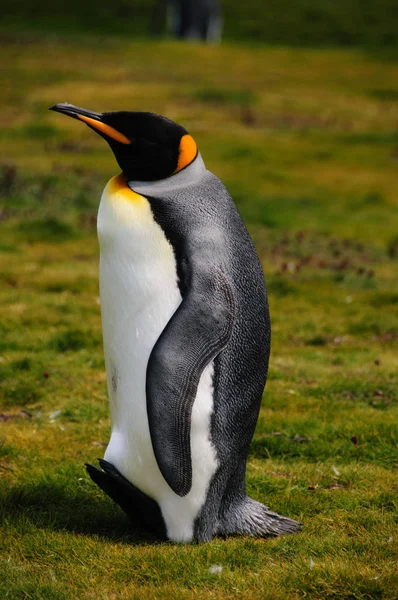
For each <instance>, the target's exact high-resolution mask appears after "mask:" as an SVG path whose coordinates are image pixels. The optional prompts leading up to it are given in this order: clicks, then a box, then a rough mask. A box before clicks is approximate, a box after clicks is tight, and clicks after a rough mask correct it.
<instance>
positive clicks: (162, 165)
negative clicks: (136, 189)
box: [50, 104, 198, 181]
mask: <svg viewBox="0 0 398 600" xmlns="http://www.w3.org/2000/svg"><path fill="white" fill-rule="evenodd" d="M50 110H55V111H57V112H60V113H63V114H65V115H68V116H69V117H73V118H74V119H79V120H80V121H83V122H84V123H86V125H88V126H89V127H90V128H91V129H93V130H94V131H96V133H99V135H100V136H101V137H103V138H104V139H105V140H106V141H107V142H108V144H109V145H110V147H111V148H112V150H113V153H114V155H115V157H116V160H117V162H118V163H119V166H120V168H121V169H122V171H123V173H124V175H125V176H126V177H127V180H128V181H156V180H158V179H165V178H166V177H170V176H171V175H173V174H174V173H177V172H178V171H181V169H183V168H184V167H186V166H188V165H189V164H190V163H191V162H192V161H193V160H194V159H195V157H196V155H197V151H198V150H197V146H196V143H195V141H194V140H193V138H192V137H191V136H190V135H189V134H188V133H187V131H186V130H185V129H184V127H181V125H177V123H174V122H173V121H170V120H169V119H166V118H165V117H162V116H160V115H156V114H154V113H148V112H127V111H121V112H105V113H96V112H92V111H90V110H86V109H84V108H79V107H78V106H74V105H73V104H55V106H52V107H51V108H50Z"/></svg>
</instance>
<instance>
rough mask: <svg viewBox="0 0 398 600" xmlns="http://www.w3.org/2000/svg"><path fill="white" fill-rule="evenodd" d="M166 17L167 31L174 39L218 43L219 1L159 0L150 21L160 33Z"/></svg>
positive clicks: (219, 37) (220, 24)
mask: <svg viewBox="0 0 398 600" xmlns="http://www.w3.org/2000/svg"><path fill="white" fill-rule="evenodd" d="M166 14H167V29H168V31H169V32H170V33H171V34H172V35H173V36H174V37H176V38H179V39H185V40H192V41H204V42H208V43H213V44H214V43H217V42H219V41H220V40H221V33H222V17H221V6H220V0H159V2H158V3H157V4H156V6H155V8H154V12H153V15H152V22H151V31H152V33H155V34H159V33H160V32H161V30H162V26H163V22H164V18H165V15H166Z"/></svg>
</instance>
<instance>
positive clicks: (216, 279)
mask: <svg viewBox="0 0 398 600" xmlns="http://www.w3.org/2000/svg"><path fill="white" fill-rule="evenodd" d="M234 322H235V297H234V293H233V290H232V288H231V285H230V283H229V280H228V279H227V277H226V276H225V275H224V274H223V272H222V271H221V269H219V268H218V267H213V268H212V269H209V270H206V272H201V271H200V269H199V272H198V271H196V272H194V273H192V276H191V283H190V287H189V289H188V291H187V293H186V295H185V296H184V299H183V301H182V303H181V304H180V306H179V307H178V309H177V310H176V312H175V313H174V315H173V316H172V318H171V319H170V321H169V322H168V324H167V325H166V327H165V329H164V330H163V332H162V334H161V336H160V337H159V339H158V341H157V342H156V344H155V346H154V348H153V350H152V353H151V356H150V358H149V362H148V368H147V379H146V392H147V412H148V419H149V429H150V433H151V439H152V446H153V450H154V454H155V457H156V460H157V463H158V466H159V469H160V471H161V473H162V475H163V477H164V478H165V480H166V481H167V483H168V484H169V486H170V487H171V489H172V490H173V491H174V492H175V493H176V494H178V495H179V496H186V495H187V494H188V493H189V491H190V489H191V486H192V462H191V446H190V431H191V412H192V406H193V403H194V400H195V397H196V392H197V388H198V385H199V380H200V376H201V374H202V372H203V370H204V369H205V367H206V366H207V365H208V364H209V363H210V362H211V361H212V360H213V359H214V358H215V357H216V356H217V354H219V353H220V351H221V350H222V349H223V348H224V347H225V346H226V344H227V343H228V340H229V338H230V336H231V333H232V328H233V325H234Z"/></svg>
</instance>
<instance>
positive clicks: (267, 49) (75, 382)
mask: <svg viewBox="0 0 398 600" xmlns="http://www.w3.org/2000/svg"><path fill="white" fill-rule="evenodd" d="M151 10H152V7H151V5H150V4H149V3H144V2H135V3H131V5H130V4H129V3H124V2H116V3H113V4H112V6H111V5H105V3H97V4H96V8H95V10H93V8H92V7H91V6H88V5H86V6H83V5H82V6H81V5H78V4H77V3H76V4H73V1H72V0H71V2H69V3H68V5H67V6H66V5H65V6H64V5H62V6H61V4H59V5H57V3H55V4H53V5H52V6H51V10H50V9H49V7H48V6H47V5H46V4H45V3H44V2H40V1H38V2H35V3H34V5H33V4H32V5H31V4H29V3H28V2H26V0H25V1H23V2H22V1H20V2H14V3H13V4H12V5H10V6H9V7H8V6H7V7H6V10H4V12H3V18H2V23H1V25H0V39H1V41H2V46H3V52H2V56H1V61H2V73H3V86H2V95H1V97H0V120H1V131H0V141H1V160H0V193H1V207H0V223H1V237H0V261H1V262H0V302H1V312H0V351H1V356H0V379H1V381H0V394H1V408H0V440H1V444H0V490H1V499H0V509H1V514H2V534H1V536H0V596H1V597H4V598H10V599H18V600H19V599H25V598H26V599H35V600H36V599H40V600H42V599H43V600H44V599H45V600H47V599H57V600H58V599H62V600H63V599H71V598H72V599H75V598H76V599H79V600H80V599H82V598H84V599H86V598H87V599H88V598H93V599H94V598H95V599H97V598H104V599H113V598H117V599H119V598H123V599H124V598H125V599H128V600H130V599H132V598H134V599H135V598H139V599H141V598H177V599H179V598H183V599H188V598H231V599H232V598H248V599H251V598H253V599H263V598H264V599H270V600H274V599H275V598H289V599H296V598H304V597H310V598H314V599H315V598H333V599H342V600H343V599H344V600H348V599H363V600H364V599H368V598H375V599H376V598H377V599H380V598H383V599H384V598H391V599H392V598H396V595H397V594H396V591H397V578H396V559H397V530H396V523H395V521H394V519H395V518H396V496H397V489H398V481H397V477H396V467H397V465H398V456H397V445H396V442H397V403H396V400H397V337H398V310H397V305H398V294H397V280H396V273H397V256H398V228H397V189H398V188H397V164H398V163H397V161H398V112H397V103H398V84H397V81H398V67H397V52H396V38H395V37H394V36H395V34H396V31H397V27H396V25H395V23H396V21H394V19H396V17H397V12H396V3H395V2H394V3H393V2H390V3H388V2H387V0H385V2H379V3H377V4H376V3H373V4H371V3H368V2H359V1H358V2H353V1H349V2H345V3H343V2H340V1H336V2H333V3H332V2H324V3H319V2H315V1H314V0H311V1H310V0H308V1H307V2H297V3H294V5H287V3H285V2H282V1H281V2H278V3H276V2H270V3H267V4H266V5H263V4H261V5H260V4H259V3H257V2H254V0H251V1H250V2H246V3H244V4H242V5H239V4H238V3H236V2H232V0H229V1H226V2H225V3H224V16H225V39H226V42H225V43H223V44H222V45H220V46H217V47H210V46H203V45H201V44H194V45H189V44H185V43H178V42H173V41H171V40H162V39H161V40H152V39H149V38H147V37H145V36H146V34H147V30H148V29H147V28H148V23H149V19H150V12H151ZM50 13H51V14H50ZM126 34H128V35H126ZM309 46H313V47H312V48H310V47H309ZM317 46H322V47H317ZM347 46H351V47H350V48H348V47H347ZM64 101H69V102H71V103H74V104H77V105H80V106H84V107H87V108H90V109H93V110H98V111H102V110H119V109H125V110H151V111H155V112H159V113H161V114H165V115H167V116H168V117H170V118H172V119H174V120H176V121H178V122H181V123H182V124H184V126H185V127H186V128H187V129H188V130H189V131H190V133H192V135H193V136H194V137H195V138H196V140H197V141H198V143H199V146H200V149H201V152H202V155H203V157H204V159H205V162H206V164H207V166H208V168H209V169H210V170H212V171H213V172H214V173H216V174H217V175H218V176H219V177H220V178H221V179H222V181H223V182H224V183H225V184H226V185H227V187H228V188H229V190H230V192H231V194H232V196H233V198H234V199H235V201H236V203H237V205H238V207H239V210H240V212H241V214H242V216H243V218H244V220H245V222H246V223H247V226H248V228H249V230H250V233H251V235H252V237H253V239H254V241H255V244H256V247H257V250H258V252H259V255H260V258H261V260H262V263H263V267H264V271H265V275H266V280H267V286H268V289H269V295H270V308H271V316H272V323H273V343H272V354H271V363H270V374H269V381H268V384H267V387H266V391H265V394H264V400H263V406H262V409H261V414H260V419H259V423H258V426H257V430H256V434H255V437H254V440H253V444H252V447H251V453H250V457H249V466H248V491H249V493H250V494H251V495H252V496H253V497H255V498H256V499H259V500H261V501H263V502H265V503H266V504H268V505H270V506H271V507H272V508H273V509H274V510H277V511H279V512H281V513H283V514H286V515H288V516H291V517H293V518H297V519H299V520H301V521H302V522H303V524H304V529H303V533H302V534H300V535H298V536H295V537H289V538H281V539H277V540H253V539H248V538H246V539H239V538H236V539H229V540H227V541H225V540H215V541H213V542H212V543H210V544H208V545H204V546H176V545H172V544H158V543H156V541H155V540H153V539H152V538H151V537H150V536H148V535H147V534H146V533H145V532H143V531H141V530H140V528H139V527H132V526H131V525H130V524H129V523H128V522H127V521H126V520H125V518H124V516H123V515H121V514H120V511H119V510H118V509H117V508H116V507H115V506H113V505H112V503H111V502H110V501H109V499H108V498H106V497H104V496H103V495H102V494H101V492H100V490H98V489H97V488H96V487H95V486H94V485H93V484H92V483H91V481H90V480H89V479H88V478H87V476H86V475H85V472H84V467H83V464H84V462H93V461H95V460H96V458H97V457H98V456H102V455H103V452H104V446H105V445H106V443H107V441H108V438H109V417H108V406H107V397H106V387H105V373H104V362H103V352H102V340H101V322H100V307H99V300H98V247H97V241H96V231H95V223H96V211H97V207H98V202H99V198H100V194H101V191H102V189H103V187H104V185H105V183H106V181H107V179H108V178H109V177H111V176H113V175H114V174H115V173H116V172H117V165H116V163H115V161H114V158H113V156H112V154H111V152H110V151H109V149H108V147H107V145H106V144H104V142H103V140H101V139H100V138H99V137H98V136H95V135H93V133H92V132H91V131H90V130H89V129H88V128H85V127H83V126H82V125H81V124H79V123H75V122H73V121H71V120H68V119H63V118H62V117H60V116H59V115H56V114H53V113H49V112H48V111H47V108H48V106H50V105H52V104H54V103H56V102H64ZM214 565H221V566H222V567H223V569H222V571H221V572H220V571H218V572H217V570H216V572H215V573H214V572H211V570H210V571H209V569H210V568H211V567H212V566H214Z"/></svg>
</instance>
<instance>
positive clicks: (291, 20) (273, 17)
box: [0, 0, 398, 77]
mask: <svg viewBox="0 0 398 600" xmlns="http://www.w3.org/2000/svg"><path fill="white" fill-rule="evenodd" d="M3 4H4V6H3V10H2V23H1V25H0V31H2V32H3V34H5V35H6V36H7V37H8V35H7V33H8V32H9V30H10V28H11V31H12V35H15V34H14V31H15V29H16V28H17V29H23V30H25V31H26V30H27V31H39V32H42V31H46V32H47V33H51V34H61V35H62V34H64V33H66V32H68V33H72V34H76V33H79V34H81V33H87V32H88V31H90V32H91V33H96V34H105V35H112V34H113V35H125V36H128V37H129V38H131V37H132V36H134V38H137V37H141V38H142V37H145V36H146V35H148V34H149V33H150V32H151V31H153V30H154V25H155V21H156V19H154V18H153V17H154V9H155V7H156V5H159V0H134V2H131V1H130V0H116V1H114V2H113V3H112V4H109V2H107V1H106V0H97V2H96V4H95V11H94V10H92V6H91V5H90V4H82V3H81V2H79V1H78V0H69V1H68V2H67V3H65V2H61V1H60V0H54V1H53V2H52V4H51V8H50V7H49V5H48V2H47V1H46V0H35V1H34V2H32V0H5V2H3ZM221 4H222V7H223V20H224V34H223V35H224V38H225V39H228V40H231V39H234V40H242V39H243V40H246V41H249V42H251V43H266V44H289V45H294V46H314V45H315V46H319V45H326V46H362V47H371V48H378V47H384V48H396V47H397V41H398V38H397V30H398V9H397V3H396V1H395V0H378V1H377V2H372V0H323V2H319V1H317V0H296V1H295V2H291V1H290V0H268V1H267V2H266V3H264V2H263V1H262V0H246V2H238V1H237V0H223V1H222V2H221ZM165 17H166V14H164V18H163V19H162V18H160V17H158V19H157V21H158V22H159V24H160V29H161V33H162V34H163V35H165V33H166V18H165ZM51 75H52V72H51V71H49V72H47V73H46V75H45V76H46V77H51Z"/></svg>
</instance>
